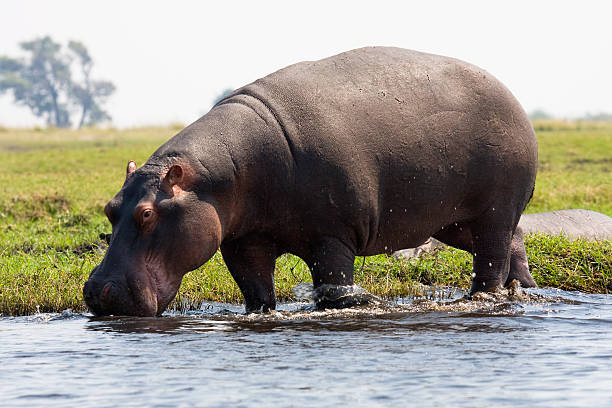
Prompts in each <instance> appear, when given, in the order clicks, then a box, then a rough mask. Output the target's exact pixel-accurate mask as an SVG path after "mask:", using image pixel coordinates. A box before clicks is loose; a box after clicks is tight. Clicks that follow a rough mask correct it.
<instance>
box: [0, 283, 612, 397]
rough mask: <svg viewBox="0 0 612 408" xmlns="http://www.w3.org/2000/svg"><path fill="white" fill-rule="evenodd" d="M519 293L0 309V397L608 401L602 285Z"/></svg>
mask: <svg viewBox="0 0 612 408" xmlns="http://www.w3.org/2000/svg"><path fill="white" fill-rule="evenodd" d="M530 293H531V294H532V297H531V298H530V301H528V302H515V301H508V300H506V301H503V300H499V299H497V300H490V301H487V300H481V301H465V300H462V299H458V298H455V299H450V300H448V301H445V302H440V301H429V300H422V301H400V302H398V305H397V306H396V307H387V306H385V307H377V308H355V309H349V310H338V311H315V310H312V307H311V306H310V305H309V304H307V303H288V304H283V305H281V306H280V307H279V310H278V311H277V312H275V313H273V314H269V315H245V314H243V311H244V309H243V308H242V307H241V306H236V305H225V304H210V305H206V307H205V308H204V309H203V310H201V311H198V312H189V313H188V314H176V313H175V314H172V313H168V314H166V315H164V316H163V317H161V318H129V317H107V318H98V319H95V318H92V317H90V316H87V315H80V314H72V313H70V312H64V313H63V314H61V315H59V314H58V315H52V314H43V315H36V316H28V317H19V318H0V344H1V345H2V347H1V348H0V361H2V364H1V365H0V379H1V381H0V405H2V406H40V405H44V406H54V405H55V406H66V405H80V406H116V405H122V406H125V405H128V406H129V405H135V406H143V405H145V406H194V405H195V406H220V407H221V406H270V405H277V406H296V407H298V406H309V407H310V406H313V405H321V406H338V405H350V406H363V407H366V406H367V407H371V406H406V405H419V406H426V407H428V406H470V407H490V406H518V405H525V406H541V407H549V406H572V407H574V406H612V387H611V385H612V370H611V369H610V367H612V296H611V295H584V294H578V293H569V292H561V291H552V290H536V291H532V292H530ZM408 402H409V403H408Z"/></svg>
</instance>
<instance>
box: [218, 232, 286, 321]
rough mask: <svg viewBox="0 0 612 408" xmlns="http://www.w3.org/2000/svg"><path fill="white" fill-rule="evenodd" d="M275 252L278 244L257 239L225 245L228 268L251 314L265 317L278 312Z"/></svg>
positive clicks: (236, 241)
mask: <svg viewBox="0 0 612 408" xmlns="http://www.w3.org/2000/svg"><path fill="white" fill-rule="evenodd" d="M274 248H275V246H274V244H272V243H270V242H268V241H267V240H265V239H258V238H257V237H249V238H242V239H238V240H234V241H230V242H224V243H223V244H222V245H221V254H222V255H223V259H224V260H225V264H226V265H227V268H228V269H229V271H230V273H231V274H232V277H233V278H234V280H235V281H236V283H237V284H238V287H239V288H240V291H241V292H242V295H243V296H244V301H245V309H246V312H247V313H262V312H264V313H265V312H269V311H270V310H274V309H275V308H276V295H275V293H274V266H275V263H276V257H277V256H276V253H275V250H274Z"/></svg>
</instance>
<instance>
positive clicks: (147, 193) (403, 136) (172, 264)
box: [84, 47, 537, 316]
mask: <svg viewBox="0 0 612 408" xmlns="http://www.w3.org/2000/svg"><path fill="white" fill-rule="evenodd" d="M536 167H537V144H536V138H535V134H534V131H533V128H532V126H531V123H530V122H529V120H528V119H527V116H526V115H525V112H524V111H523V109H522V108H521V106H520V105H519V103H518V102H517V101H516V99H515V98H514V97H513V96H512V94H511V93H510V91H508V89H506V88H505V87H504V86H503V85H502V84H501V83H500V82H499V81H498V80H496V79H495V78H494V77H493V76H492V75H490V74H489V73H487V72H486V71H484V70H482V69H480V68H478V67H475V66H473V65H470V64H468V63H465V62H462V61H459V60H456V59H452V58H447V57H441V56H437V55H431V54H425V53H421V52H416V51H410V50H404V49H399V48H386V47H370V48H361V49H357V50H353V51H348V52H345V53H342V54H339V55H336V56H333V57H330V58H326V59H323V60H320V61H313V62H310V61H309V62H301V63H298V64H295V65H291V66H289V67H287V68H284V69H281V70H279V71H277V72H275V73H273V74H270V75H268V76H266V77H264V78H261V79H259V80H257V81H255V82H253V83H251V84H249V85H246V86H244V87H242V88H240V89H237V90H236V91H234V92H233V93H232V94H230V95H229V96H227V97H225V98H224V99H222V100H221V101H219V102H218V103H217V104H216V105H215V106H214V107H213V108H212V109H211V110H210V112H208V113H207V114H206V115H204V116H203V117H202V118H200V119H198V120H197V121H196V122H194V123H193V124H191V125H189V126H188V127H187V128H185V129H184V130H182V131H181V132H180V133H179V134H178V135H176V136H174V137H173V138H172V139H170V140H169V141H168V142H167V143H165V144H164V145H163V146H161V147H160V148H159V149H158V150H157V151H156V152H155V153H153V155H152V156H151V157H150V158H149V159H148V161H147V162H146V163H145V164H144V165H143V166H142V167H141V168H139V169H136V165H135V164H134V163H133V162H130V163H129V165H128V170H127V176H126V180H125V183H124V185H123V187H122V188H121V190H120V191H119V193H118V194H117V195H116V196H115V197H114V198H113V199H112V200H110V202H109V203H108V204H107V205H106V207H105V212H106V214H107V216H108V218H109V220H110V222H111V223H112V226H113V231H112V238H111V240H110V245H109V248H108V251H107V252H106V255H105V257H104V259H103V261H102V262H101V263H100V265H98V266H97V267H96V268H94V270H93V271H92V272H91V275H90V277H89V280H88V281H87V282H86V284H85V287H84V298H85V301H86V303H87V305H88V306H89V308H90V309H91V310H92V311H93V312H94V313H95V314H96V315H108V314H127V315H143V316H147V315H158V314H160V313H162V312H163V311H164V310H165V308H166V307H167V305H168V304H169V303H170V301H171V300H172V299H173V297H174V296H175V294H176V292H177V290H178V288H179V286H180V283H181V279H182V277H183V276H184V275H185V274H186V273H187V272H189V271H190V270H193V269H195V268H197V267H199V266H200V265H202V264H204V263H205V262H206V261H207V260H208V259H210V258H211V257H212V255H213V254H214V253H215V252H216V251H217V249H218V248H221V252H222V254H223V258H224V260H225V262H226V264H227V267H228V268H229V271H230V273H231V274H232V276H233V278H234V279H235V280H236V282H237V284H238V286H239V287H240V290H241V291H242V293H243V295H244V299H245V303H246V310H247V311H248V312H254V311H267V310H270V309H274V308H275V305H276V300H275V293H274V281H273V278H274V265H275V259H276V258H277V257H278V256H280V255H281V254H283V253H292V254H295V255H297V256H299V257H301V258H302V259H303V260H304V261H305V262H306V263H307V265H308V266H309V268H310V271H311V273H312V278H313V283H314V287H315V302H316V303H317V305H318V306H319V307H337V306H349V305H351V304H352V303H354V302H353V301H352V300H351V296H350V290H348V289H347V291H343V289H342V288H351V285H353V263H354V259H355V257H356V256H365V255H374V254H380V253H389V254H390V253H392V252H393V251H394V250H397V249H401V248H408V247H415V246H418V245H419V244H421V243H422V242H424V241H425V240H426V239H427V238H428V237H429V236H434V237H435V238H437V239H439V240H440V241H442V242H444V243H447V244H449V245H452V246H454V247H457V248H461V249H464V250H466V251H469V252H471V253H472V254H473V259H474V261H473V273H474V275H473V276H474V277H473V283H472V289H471V291H472V292H476V291H481V290H484V291H488V290H495V289H496V288H498V287H501V286H503V285H504V284H506V283H508V282H510V281H511V280H513V279H518V280H519V281H520V282H521V283H522V284H523V286H532V285H533V284H534V283H533V279H532V278H531V275H530V274H529V270H528V266H527V263H526V256H525V249H524V247H523V242H522V239H519V238H518V237H517V236H516V235H515V234H514V231H515V228H516V225H517V223H518V221H519V218H520V216H521V213H522V212H523V210H524V209H525V206H526V205H527V203H528V201H529V200H530V198H531V196H532V193H533V189H534V182H535V177H536ZM347 294H349V295H348V296H347ZM355 301H358V299H357V298H356V300H355Z"/></svg>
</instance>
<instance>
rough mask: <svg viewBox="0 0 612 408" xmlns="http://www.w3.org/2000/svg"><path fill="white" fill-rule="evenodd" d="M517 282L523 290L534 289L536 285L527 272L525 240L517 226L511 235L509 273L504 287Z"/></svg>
mask: <svg viewBox="0 0 612 408" xmlns="http://www.w3.org/2000/svg"><path fill="white" fill-rule="evenodd" d="M515 279H516V280H517V281H519V282H520V283H521V286H522V287H524V288H536V287H538V285H537V284H536V282H535V281H534V280H533V276H531V273H530V272H529V263H528V262H527V251H526V250H525V239H524V235H523V230H522V229H521V227H519V226H517V227H516V229H515V230H514V234H513V235H512V243H511V245H510V272H509V273H508V279H507V280H506V284H505V285H506V286H508V285H509V284H510V282H512V281H513V280H515Z"/></svg>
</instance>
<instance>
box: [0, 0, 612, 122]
mask: <svg viewBox="0 0 612 408" xmlns="http://www.w3.org/2000/svg"><path fill="white" fill-rule="evenodd" d="M43 35H51V36H52V38H53V39H54V40H55V41H60V42H62V43H64V44H65V43H67V41H68V40H69V39H76V40H79V41H81V42H83V43H84V44H85V45H86V46H87V47H88V49H89V52H90V54H91V55H92V56H93V58H94V61H95V66H94V76H95V77H97V78H99V79H108V80H111V81H113V82H114V83H115V85H116V86H117V91H116V93H115V94H114V95H113V97H112V99H111V100H110V101H109V103H108V104H107V105H106V107H107V108H108V110H109V112H110V114H111V115H112V117H113V122H114V124H115V125H117V126H121V127H126V126H138V125H145V124H166V123H169V122H183V123H189V122H192V121H193V120H195V119H197V118H198V117H199V116H201V115H202V114H204V113H206V112H207V111H208V110H209V109H210V107H211V104H212V100H213V99H214V98H215V97H216V96H217V95H218V94H219V93H220V92H221V91H222V90H224V89H225V88H228V87H230V88H237V87H239V86H242V85H244V84H246V83H249V82H251V81H253V80H255V79H257V78H259V77H261V76H264V75H266V74H268V73H270V72H273V71H275V70H277V69H279V68H282V67H284V66H286V65H289V64H291V63H294V62H298V61H303V60H315V59H320V58H323V57H326V56H330V55H333V54H336V53H339V52H342V51H345V50H349V49H352V48H357V47H361V46H366V45H393V46H399V47H404V48H411V49H416V50H420V51H426V52H431V53H436V54H443V55H448V56H452V57H456V58H460V59H463V60H466V61H469V62H471V63H474V64H476V65H479V66H480V67H482V68H484V69H486V70H488V71H489V72H490V73H492V74H493V75H495V76H496V77H497V78H499V79H500V80H501V81H502V82H504V83H505V84H506V85H507V86H508V87H509V88H510V90H511V91H512V92H513V93H514V95H515V96H516V97H517V98H518V100H519V101H520V102H521V103H522V104H523V107H524V108H525V110H527V111H528V112H529V111H532V110H534V109H536V108H543V109H544V110H546V111H549V112H551V113H553V114H555V115H558V116H563V117H566V116H569V117H571V116H576V115H580V114H584V113H586V112H591V113H595V112H600V111H607V112H612V1H607V0H602V1H589V0H581V1H567V2H565V1H536V0H532V1H466V0H462V1H448V2H445V1H431V0H429V1H427V0H420V1H415V2H411V1H397V2H391V1H383V0H372V1H367V2H364V1H356V0H354V1H332V0H326V1H316V0H309V1H300V2H297V1H236V0H235V1H210V2H206V1H172V2H171V1H167V2H160V1H126V0H124V1H121V0H120V1H114V0H110V1H109V0H104V1H80V0H77V1H57V0H56V1H47V0H21V1H3V2H2V3H1V4H0V55H8V56H17V55H19V46H18V44H19V42H21V41H25V40H30V39H33V38H35V37H38V36H43ZM36 123H40V122H39V121H37V120H36V119H35V118H34V117H33V116H32V115H31V114H30V113H29V111H28V110H27V109H26V108H15V107H14V106H13V104H12V97H8V96H6V95H5V96H3V97H1V98H0V124H1V125H4V126H32V125H34V124H36Z"/></svg>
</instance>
